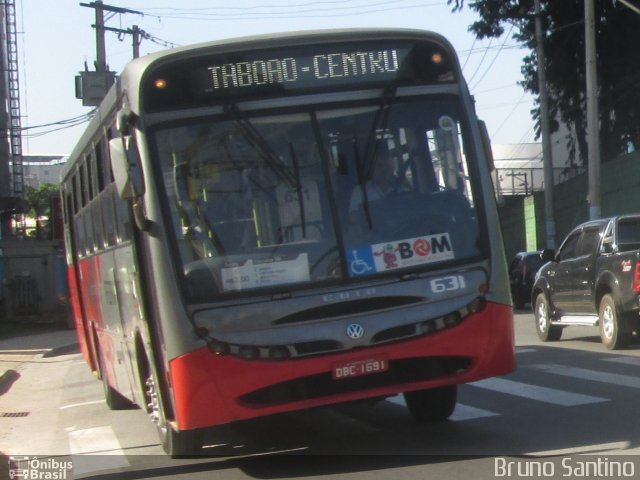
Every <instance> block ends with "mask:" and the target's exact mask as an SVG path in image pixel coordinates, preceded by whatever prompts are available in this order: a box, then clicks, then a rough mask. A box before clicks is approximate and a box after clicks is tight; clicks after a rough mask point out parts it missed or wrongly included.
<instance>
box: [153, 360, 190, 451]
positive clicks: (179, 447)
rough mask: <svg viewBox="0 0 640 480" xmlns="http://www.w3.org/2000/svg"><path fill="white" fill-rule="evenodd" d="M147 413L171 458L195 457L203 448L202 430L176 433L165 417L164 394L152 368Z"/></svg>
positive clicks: (163, 447)
mask: <svg viewBox="0 0 640 480" xmlns="http://www.w3.org/2000/svg"><path fill="white" fill-rule="evenodd" d="M145 401H146V402H147V412H148V413H149V415H150V416H151V420H152V421H153V423H155V425H156V428H157V430H158V436H159V437H160V443H161V444H162V449H163V450H164V451H165V453H166V454H167V455H168V456H169V457H171V458H181V457H190V456H195V455H197V454H198V453H199V451H200V450H201V448H202V430H184V431H181V432H178V431H176V430H175V429H174V428H173V427H172V426H171V423H170V422H169V421H168V420H167V417H166V415H165V409H164V403H163V399H162V394H161V392H160V389H159V388H158V382H157V381H156V379H155V376H154V374H153V372H152V371H151V368H150V367H149V368H148V371H147V378H146V380H145Z"/></svg>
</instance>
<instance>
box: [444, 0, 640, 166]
mask: <svg viewBox="0 0 640 480" xmlns="http://www.w3.org/2000/svg"><path fill="white" fill-rule="evenodd" d="M447 4H448V5H451V6H452V7H453V10H454V11H458V10H460V9H462V8H463V7H464V0H447ZM467 4H468V7H469V8H471V9H472V10H475V11H476V12H478V14H479V15H480V20H479V21H477V22H475V23H473V24H472V25H471V26H470V27H469V30H470V31H472V32H473V33H475V35H476V37H477V38H479V39H482V38H486V37H500V36H501V35H502V34H503V33H504V26H505V25H506V24H509V25H513V26H514V27H515V28H514V31H515V30H517V32H516V34H514V38H515V39H516V40H517V41H518V42H520V43H521V44H522V45H523V46H525V47H526V48H528V49H529V50H530V53H529V55H527V56H525V57H524V59H523V64H522V73H523V77H524V78H523V80H522V82H521V85H522V86H523V87H524V88H525V90H527V91H529V92H531V93H533V94H534V95H538V94H539V92H540V89H539V85H538V76H537V68H538V59H537V55H536V43H535V16H534V13H533V12H534V1H533V0H475V1H472V2H467ZM541 10H542V21H543V31H544V32H546V34H545V38H544V45H543V46H544V49H545V57H546V73H547V90H548V96H549V111H550V115H551V116H552V118H551V119H550V120H551V131H552V132H554V131H557V129H558V126H559V124H558V121H561V122H563V123H565V124H566V125H567V126H568V127H570V130H571V129H573V134H570V135H569V136H568V138H567V144H568V147H569V154H570V156H569V158H570V161H571V163H572V164H574V162H575V163H581V164H583V165H585V166H586V163H587V162H586V154H587V140H586V93H585V91H586V80H585V45H584V38H585V37H584V0H541ZM595 10H596V12H595V18H596V45H597V51H598V53H597V70H598V84H599V91H598V101H599V110H600V143H601V148H602V154H603V159H604V161H606V160H607V159H611V158H613V157H615V156H616V155H618V154H620V153H623V152H626V149H627V144H628V142H629V141H631V142H632V143H633V144H634V145H636V146H638V147H640V88H637V86H638V83H639V82H640V50H639V49H637V48H636V45H639V44H640V16H638V15H637V14H636V13H634V12H632V11H631V10H629V9H627V8H625V7H624V6H623V5H622V4H620V3H619V2H616V1H615V0H597V1H596V2H595ZM536 104H537V106H536V108H535V109H534V110H533V111H532V112H531V113H532V115H533V118H534V120H536V122H537V132H536V133H537V136H538V137H539V136H540V107H539V102H536Z"/></svg>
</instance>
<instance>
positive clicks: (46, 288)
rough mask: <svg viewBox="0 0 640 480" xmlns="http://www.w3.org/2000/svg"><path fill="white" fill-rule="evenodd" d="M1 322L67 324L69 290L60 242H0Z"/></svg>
mask: <svg viewBox="0 0 640 480" xmlns="http://www.w3.org/2000/svg"><path fill="white" fill-rule="evenodd" d="M0 304H1V305H2V308H0V318H1V319H3V320H20V319H25V318H30V319H33V318H34V317H35V318H36V319H37V318H40V319H42V320H43V321H63V322H66V318H64V317H65V316H66V315H67V307H68V288H67V281H66V269H65V261H64V250H63V245H62V243H61V242H59V241H39V240H0Z"/></svg>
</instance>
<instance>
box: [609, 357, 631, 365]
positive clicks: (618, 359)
mask: <svg viewBox="0 0 640 480" xmlns="http://www.w3.org/2000/svg"><path fill="white" fill-rule="evenodd" d="M601 360H602V361H603V362H613V363H622V364H624V365H634V366H640V357H614V358H602V359H601Z"/></svg>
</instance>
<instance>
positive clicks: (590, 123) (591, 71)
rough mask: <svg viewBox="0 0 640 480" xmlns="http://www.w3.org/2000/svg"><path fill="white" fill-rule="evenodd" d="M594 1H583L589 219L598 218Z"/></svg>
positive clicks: (598, 140) (598, 157) (598, 133)
mask: <svg viewBox="0 0 640 480" xmlns="http://www.w3.org/2000/svg"><path fill="white" fill-rule="evenodd" d="M593 1H594V0H584V35H585V57H586V79H587V138H588V144H589V152H588V155H589V219H590V220H596V219H598V218H600V214H601V211H600V128H599V125H598V118H599V115H598V76H597V75H598V74H597V68H596V28H595V12H594V5H593Z"/></svg>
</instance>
